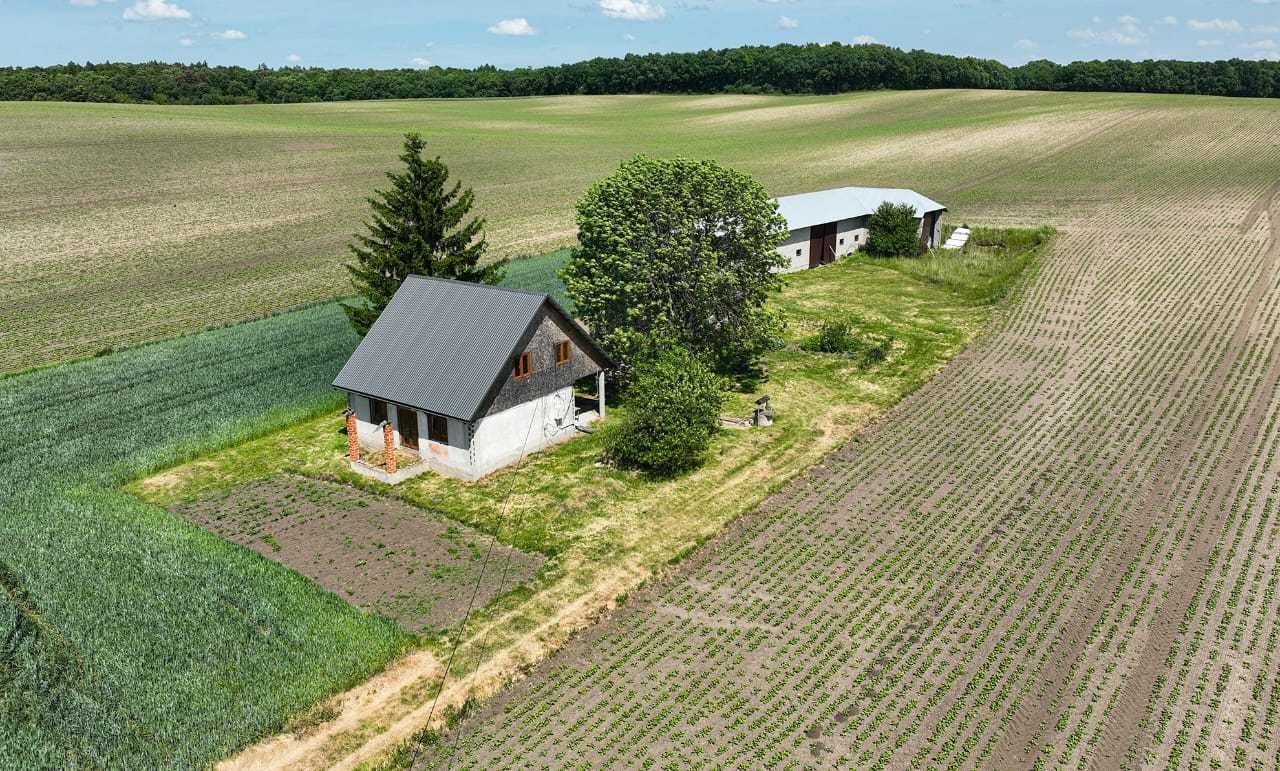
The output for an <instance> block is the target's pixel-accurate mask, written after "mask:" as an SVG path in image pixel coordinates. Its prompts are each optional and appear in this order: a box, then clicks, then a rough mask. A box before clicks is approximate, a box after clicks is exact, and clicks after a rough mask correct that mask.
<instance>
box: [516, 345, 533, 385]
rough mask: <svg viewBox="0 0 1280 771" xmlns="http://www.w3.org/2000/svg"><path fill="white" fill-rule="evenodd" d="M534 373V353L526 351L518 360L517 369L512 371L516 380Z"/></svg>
mask: <svg viewBox="0 0 1280 771" xmlns="http://www.w3.org/2000/svg"><path fill="white" fill-rule="evenodd" d="M532 374H533V354H531V353H529V352H528V351H525V352H524V353H522V354H520V359H519V360H518V361H517V362H516V368H515V371H513V372H512V373H511V375H512V377H514V378H515V379H516V380H523V379H525V378H527V377H529V376H530V375H532Z"/></svg>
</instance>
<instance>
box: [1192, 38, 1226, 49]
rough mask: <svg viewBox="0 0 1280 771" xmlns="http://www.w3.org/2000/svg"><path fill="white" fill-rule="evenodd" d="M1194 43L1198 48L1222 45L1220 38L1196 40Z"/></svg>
mask: <svg viewBox="0 0 1280 771" xmlns="http://www.w3.org/2000/svg"><path fill="white" fill-rule="evenodd" d="M1196 45H1197V46H1199V47H1200V48H1217V47H1218V46H1220V45H1222V41H1221V40H1197V41H1196Z"/></svg>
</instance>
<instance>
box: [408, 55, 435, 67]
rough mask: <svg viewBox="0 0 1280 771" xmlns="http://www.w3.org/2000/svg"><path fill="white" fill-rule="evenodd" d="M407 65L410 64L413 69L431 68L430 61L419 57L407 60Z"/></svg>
mask: <svg viewBox="0 0 1280 771" xmlns="http://www.w3.org/2000/svg"><path fill="white" fill-rule="evenodd" d="M409 63H410V64H412V65H413V66H414V67H430V66H431V60H430V59H426V58H423V57H421V56H415V57H413V58H412V59H410V60H409Z"/></svg>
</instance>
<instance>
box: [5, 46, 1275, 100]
mask: <svg viewBox="0 0 1280 771" xmlns="http://www.w3.org/2000/svg"><path fill="white" fill-rule="evenodd" d="M881 88H891V89H917V88H995V89H1009V88H1018V89H1033V90H1042V91H1129V92H1150V93H1162V94H1210V95H1216V96H1255V97H1280V62H1275V61H1253V60H1244V59H1231V60H1226V61H1216V62H1192V61H1170V60H1147V61H1140V62H1134V61H1127V60H1120V59H1113V60H1108V61H1085V62H1073V63H1071V64H1066V65H1060V64H1055V63H1053V62H1051V61H1047V60H1038V61H1033V62H1029V63H1027V64H1024V65H1022V66H1020V67H1009V66H1006V65H1004V64H1002V63H1000V62H998V61H995V60H994V59H978V58H974V57H958V56H947V55H943V54H935V53H930V52H928V51H919V50H915V51H903V50H901V49H898V48H891V47H889V46H883V45H846V44H843V43H831V44H828V45H819V44H807V45H791V44H783V45H775V46H741V47H738V48H725V49H719V50H705V51H697V52H691V53H653V54H628V55H626V56H624V57H620V58H595V59H590V60H587V61H581V62H574V63H571V64H560V65H554V66H549V67H537V68H519V69H511V70H500V69H498V68H496V67H492V66H488V65H486V66H482V67H477V68H475V69H460V68H454V67H448V68H446V67H429V68H426V69H392V70H373V69H349V68H341V69H323V68H319V67H306V68H303V67H281V68H278V69H272V68H269V67H267V66H265V65H263V66H260V67H257V68H255V69H248V68H245V67H211V66H209V65H208V64H206V63H204V62H197V63H193V64H168V63H164V62H145V63H139V64H130V63H114V62H105V63H100V64H92V63H86V64H77V63H74V62H73V63H69V64H64V65H55V66H51V67H3V68H0V100H4V101H20V100H56V101H76V102H155V103H175V102H176V103H181V104H238V103H247V102H319V101H342V100H358V99H409V98H448V97H490V96H539V95H556V94H648V93H719V92H737V93H786V94H794V93H816V94H830V93H838V92H844V91H865V90H872V89H881Z"/></svg>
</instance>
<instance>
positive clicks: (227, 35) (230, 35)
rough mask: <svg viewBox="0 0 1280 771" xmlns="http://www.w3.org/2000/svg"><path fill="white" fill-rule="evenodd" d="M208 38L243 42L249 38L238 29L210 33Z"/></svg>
mask: <svg viewBox="0 0 1280 771" xmlns="http://www.w3.org/2000/svg"><path fill="white" fill-rule="evenodd" d="M209 37H216V38H217V39H219V40H244V39H245V38H247V37H249V36H248V35H246V34H244V33H243V32H241V31H240V30H238V29H224V30H223V31H221V32H210V33H209Z"/></svg>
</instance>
